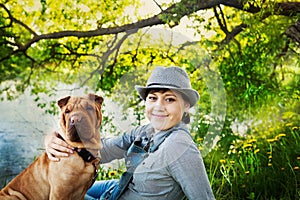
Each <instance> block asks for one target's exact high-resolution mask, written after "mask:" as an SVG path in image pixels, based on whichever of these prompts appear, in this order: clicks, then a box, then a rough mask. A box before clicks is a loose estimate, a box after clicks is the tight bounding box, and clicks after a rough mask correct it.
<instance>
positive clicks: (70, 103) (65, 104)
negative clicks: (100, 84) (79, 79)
mask: <svg viewBox="0 0 300 200" xmlns="http://www.w3.org/2000/svg"><path fill="white" fill-rule="evenodd" d="M102 102H103V98H102V97H100V96H97V95H94V94H89V95H88V96H87V97H70V96H68V97H65V98H63V99H60V100H59V101H58V106H59V107H60V109H61V120H60V125H61V128H62V130H63V134H65V135H64V136H63V138H64V139H65V140H66V141H67V142H68V143H70V144H71V145H74V147H80V148H93V149H96V148H100V147H101V145H100V133H99V128H100V125H101V122H102V112H101V106H102Z"/></svg>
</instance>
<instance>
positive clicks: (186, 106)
mask: <svg viewBox="0 0 300 200" xmlns="http://www.w3.org/2000/svg"><path fill="white" fill-rule="evenodd" d="M190 108H191V104H190V103H188V102H185V103H184V112H188V111H189V109H190Z"/></svg>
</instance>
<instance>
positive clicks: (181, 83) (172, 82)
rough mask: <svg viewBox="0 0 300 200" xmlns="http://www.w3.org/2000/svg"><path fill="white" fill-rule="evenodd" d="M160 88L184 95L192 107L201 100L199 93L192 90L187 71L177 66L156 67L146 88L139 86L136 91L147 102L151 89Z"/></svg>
mask: <svg viewBox="0 0 300 200" xmlns="http://www.w3.org/2000/svg"><path fill="white" fill-rule="evenodd" d="M159 88H167V89H170V90H175V91H178V92H180V93H182V94H183V95H184V97H186V98H187V100H188V101H189V103H190V106H191V107H193V106H194V105H195V104H196V102H197V101H198V100H199V98H200V95H199V93H198V92H197V91H196V90H194V89H192V87H191V83H190V79H189V77H188V75H187V73H186V71H184V70H183V69H181V68H180V67H176V66H172V67H156V68H154V69H153V71H152V74H151V75H150V77H149V79H148V81H147V85H146V86H145V87H144V86H139V85H136V86H135V89H136V90H137V92H138V94H139V96H140V97H141V98H142V99H143V100H146V95H147V92H148V91H149V89H159Z"/></svg>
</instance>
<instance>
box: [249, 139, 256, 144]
mask: <svg viewBox="0 0 300 200" xmlns="http://www.w3.org/2000/svg"><path fill="white" fill-rule="evenodd" d="M256 141H257V140H256V139H251V140H249V143H254V142H256Z"/></svg>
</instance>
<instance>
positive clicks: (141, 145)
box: [100, 128, 189, 200]
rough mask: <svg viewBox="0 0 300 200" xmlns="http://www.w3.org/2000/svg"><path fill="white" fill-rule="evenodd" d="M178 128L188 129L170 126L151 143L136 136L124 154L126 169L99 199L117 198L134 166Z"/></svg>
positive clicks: (111, 199)
mask: <svg viewBox="0 0 300 200" xmlns="http://www.w3.org/2000/svg"><path fill="white" fill-rule="evenodd" d="M179 129H180V130H183V131H185V132H187V133H188V131H187V130H186V129H183V128H175V129H173V128H172V129H170V130H169V131H167V132H166V133H165V134H164V136H163V137H162V138H160V140H159V141H158V142H157V144H153V141H152V140H149V139H148V138H147V137H146V136H141V137H137V138H136V139H135V141H134V142H133V143H132V144H131V146H130V147H129V149H128V151H127V152H126V153H125V155H124V158H125V164H126V168H127V171H126V172H124V173H123V174H122V177H121V179H120V181H119V183H118V184H114V185H113V186H111V187H110V188H109V190H108V191H107V192H105V193H104V194H103V195H102V196H101V198H100V200H117V199H118V198H119V197H120V196H121V195H122V194H123V193H124V191H125V190H126V189H127V186H128V184H129V183H130V181H131V180H132V176H133V173H134V170H135V169H136V167H137V166H138V165H139V164H140V163H141V162H142V161H143V160H144V159H145V158H147V157H148V155H149V153H152V152H154V151H156V150H157V149H158V147H159V145H160V144H161V143H163V141H164V140H165V139H166V138H167V137H168V136H169V135H170V134H171V133H172V132H173V131H174V130H179ZM188 134H189V133H188Z"/></svg>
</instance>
